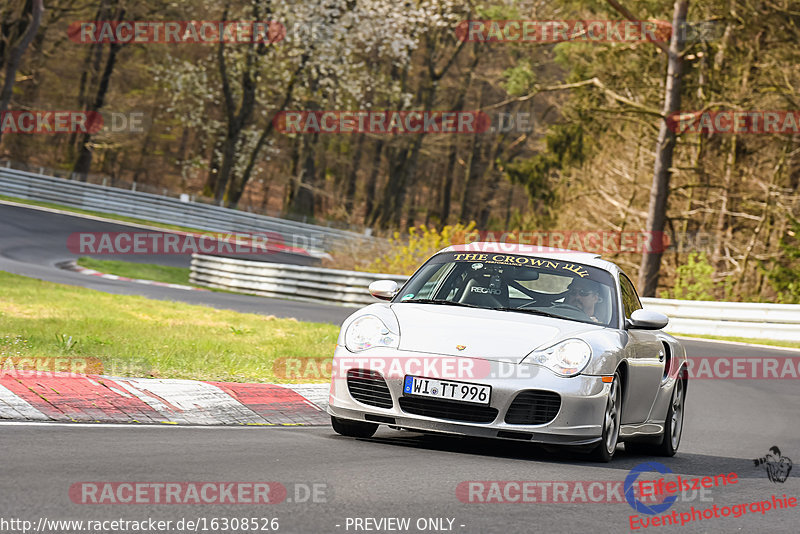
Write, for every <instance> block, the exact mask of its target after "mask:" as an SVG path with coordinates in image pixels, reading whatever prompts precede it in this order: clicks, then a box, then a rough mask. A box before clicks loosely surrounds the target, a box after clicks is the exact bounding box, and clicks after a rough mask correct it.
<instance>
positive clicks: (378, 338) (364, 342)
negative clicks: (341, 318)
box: [344, 315, 400, 352]
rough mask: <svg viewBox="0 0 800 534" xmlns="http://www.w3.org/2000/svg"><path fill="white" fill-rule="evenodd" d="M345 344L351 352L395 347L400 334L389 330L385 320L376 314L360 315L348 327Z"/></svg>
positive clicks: (398, 341) (398, 343) (398, 342)
mask: <svg viewBox="0 0 800 534" xmlns="http://www.w3.org/2000/svg"><path fill="white" fill-rule="evenodd" d="M344 344H345V347H347V350H349V351H350V352H360V351H362V350H367V349H371V348H372V347H395V348H397V346H398V345H400V336H399V335H397V334H394V333H392V332H391V331H389V328H388V327H387V326H386V325H385V324H383V321H381V320H380V319H378V318H377V317H375V316H374V315H364V316H363V317H359V318H358V319H356V320H355V321H353V322H352V323H350V326H348V327H347V332H346V333H345V335H344Z"/></svg>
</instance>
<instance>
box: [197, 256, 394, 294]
mask: <svg viewBox="0 0 800 534" xmlns="http://www.w3.org/2000/svg"><path fill="white" fill-rule="evenodd" d="M387 278H388V279H391V280H396V281H397V282H398V283H400V284H402V283H404V282H405V281H406V280H407V279H408V277H407V276H399V275H395V274H373V273H362V272H357V271H340V270H335V269H322V268H319V267H301V266H298V265H286V264H283V263H264V262H257V261H252V260H238V259H233V258H221V257H218V256H205V255H202V254H193V255H192V270H191V277H190V281H191V282H192V283H195V284H200V285H204V286H207V287H214V288H218V289H227V290H229V291H237V292H240V293H251V294H254V295H261V296H265V297H279V298H287V299H293V300H305V301H309V302H328V303H332V304H344V305H351V306H360V305H363V304H372V303H373V302H377V300H376V299H375V298H373V297H372V296H370V294H369V293H368V292H367V286H369V284H370V282H373V281H375V280H385V279H387Z"/></svg>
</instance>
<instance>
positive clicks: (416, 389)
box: [403, 376, 492, 404]
mask: <svg viewBox="0 0 800 534" xmlns="http://www.w3.org/2000/svg"><path fill="white" fill-rule="evenodd" d="M403 393H404V394H405V395H412V396H417V397H431V398H435V399H445V400H454V401H459V402H471V403H474V404H489V399H490V397H491V395H492V386H484V385H482V384H471V383H469V382H455V381H453V380H437V379H435V378H423V377H420V376H406V379H405V383H404V384H403Z"/></svg>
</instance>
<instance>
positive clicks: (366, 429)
mask: <svg viewBox="0 0 800 534" xmlns="http://www.w3.org/2000/svg"><path fill="white" fill-rule="evenodd" d="M331 426H332V427H333V430H334V431H335V432H336V433H337V434H341V435H342V436H347V437H348V438H371V437H372V436H373V435H375V432H377V431H378V425H377V424H375V423H364V422H362V421H351V420H349V419H339V418H338V417H334V416H331Z"/></svg>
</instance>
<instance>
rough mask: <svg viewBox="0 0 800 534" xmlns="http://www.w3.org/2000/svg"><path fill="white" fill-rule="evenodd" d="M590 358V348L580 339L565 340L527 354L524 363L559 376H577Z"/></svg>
mask: <svg viewBox="0 0 800 534" xmlns="http://www.w3.org/2000/svg"><path fill="white" fill-rule="evenodd" d="M591 357H592V348H591V347H590V346H589V344H588V343H586V342H585V341H582V340H580V339H567V340H566V341H562V342H560V343H556V344H555V345H553V346H552V347H548V348H546V349H543V350H535V351H533V352H531V353H530V354H528V356H526V357H525V359H524V360H523V362H524V363H535V364H538V365H543V366H545V367H547V368H548V369H550V370H551V371H553V372H554V373H556V374H559V375H561V376H573V375H577V374H578V373H580V372H581V371H583V369H584V368H585V367H586V365H587V364H588V363H589V360H590V359H591Z"/></svg>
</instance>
